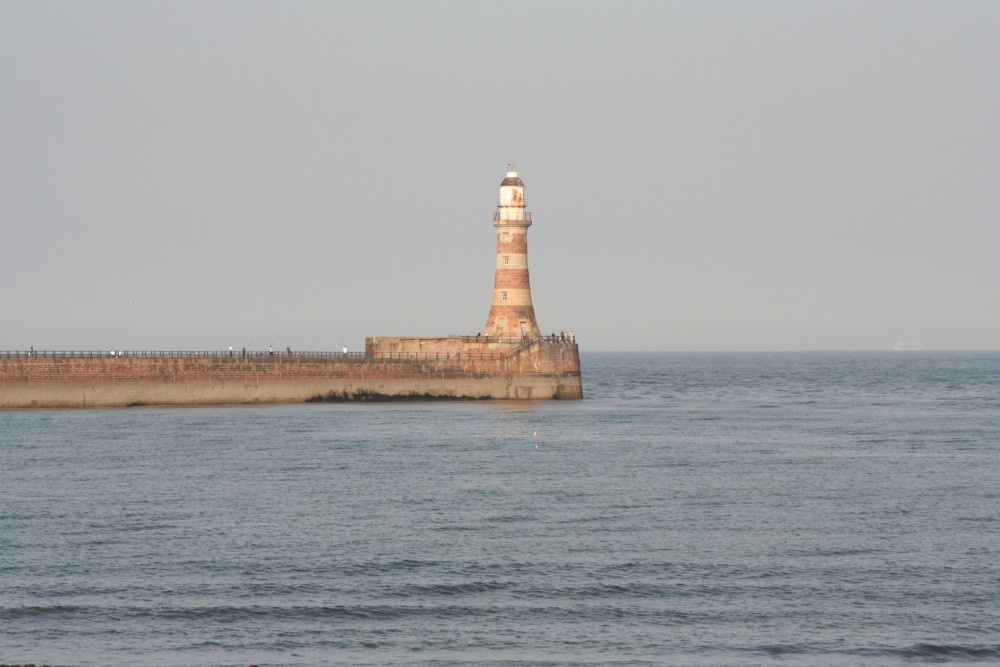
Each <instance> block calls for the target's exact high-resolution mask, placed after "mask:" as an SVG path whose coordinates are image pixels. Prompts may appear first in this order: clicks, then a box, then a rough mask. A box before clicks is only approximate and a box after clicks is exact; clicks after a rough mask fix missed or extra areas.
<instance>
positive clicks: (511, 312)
mask: <svg viewBox="0 0 1000 667" xmlns="http://www.w3.org/2000/svg"><path fill="white" fill-rule="evenodd" d="M508 166H509V167H510V171H508V172H507V176H506V178H504V179H503V181H502V182H501V183H500V201H499V203H498V204H497V210H496V211H495V212H494V213H493V226H494V227H496V230H497V264H496V278H495V279H494V281H493V304H492V305H491V306H490V315H489V317H488V318H487V319H486V333H487V335H489V336H495V337H497V338H537V337H539V336H540V335H541V332H540V331H539V330H538V323H537V322H536V321H535V308H534V306H533V305H532V304H531V285H530V284H529V283H528V227H530V226H531V214H530V213H528V212H526V211H525V210H524V181H522V180H521V178H520V177H519V176H518V175H517V171H516V170H515V169H514V166H513V165H508Z"/></svg>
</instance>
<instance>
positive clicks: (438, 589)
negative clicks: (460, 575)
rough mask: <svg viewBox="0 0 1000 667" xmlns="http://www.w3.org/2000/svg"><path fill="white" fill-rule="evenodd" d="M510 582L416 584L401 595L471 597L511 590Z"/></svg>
mask: <svg viewBox="0 0 1000 667" xmlns="http://www.w3.org/2000/svg"><path fill="white" fill-rule="evenodd" d="M511 585H512V582H509V581H468V582H463V583H460V584H414V585H410V586H404V587H402V589H401V590H400V591H399V594H400V595H401V596H404V597H409V596H411V595H439V596H442V597H447V596H451V595H470V594H473V593H489V592H491V591H499V590H503V589H505V588H509V587H510V586H511Z"/></svg>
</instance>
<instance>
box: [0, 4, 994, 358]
mask: <svg viewBox="0 0 1000 667" xmlns="http://www.w3.org/2000/svg"><path fill="white" fill-rule="evenodd" d="M998 34H1000V3H997V2H995V1H994V0H986V1H975V0H968V1H963V2H938V1H935V2H926V1H921V0H905V1H895V0H885V1H881V2H869V1H867V0H866V1H860V2H854V1H851V0H844V1H840V2H818V1H817V2H811V1H801V0H788V1H780V2H772V1H767V0H761V1H757V2H742V1H741V2H725V1H713V2H702V1H693V0H692V1H689V2H686V1H675V2H669V1H655V2H642V1H638V0H635V1H632V2H610V1H609V2H587V1H576V0H566V1H559V0H551V1H541V2H534V1H533V2H519V1H517V0H508V1H505V2H470V1H466V0H457V1H454V2H450V1H449V2H443V1H437V0H428V1H423V2H372V1H368V0H363V1H357V2H354V1H342V2H332V1H330V2H325V1H324V2H318V1H316V2H306V1H301V0H283V1H282V2H259V1H254V0H241V1H231V2H230V1H219V0H206V1H201V0H199V1H185V0H174V1H170V2H156V1H149V2H132V1H131V0H124V1H104V2H91V3H78V2H49V1H46V0H31V1H23V2H22V1H12V0H0V297H2V307H0V350H17V349H27V348H28V347H29V346H34V347H35V348H36V349H39V350H41V349H45V350H88V349H95V350H102V349H112V348H113V349H126V350H153V349H160V350H214V349H224V348H226V347H228V346H229V345H232V346H234V347H236V348H237V349H238V348H240V347H242V346H244V345H245V346H247V348H248V349H264V348H266V347H267V346H268V345H273V346H275V347H276V348H278V349H284V348H285V347H291V348H292V349H295V350H330V349H340V347H341V346H342V345H347V346H349V347H350V348H351V349H360V348H362V347H363V345H364V339H365V337H366V336H378V335H381V336H393V335H423V336H434V335H451V334H468V333H472V334H474V333H476V332H477V331H479V330H481V329H482V328H483V326H484V325H485V322H486V317H487V314H488V312H489V307H490V301H491V298H492V287H493V277H494V276H493V274H494V269H495V252H496V231H495V229H494V227H493V226H492V216H493V211H494V210H495V208H496V203H497V196H498V190H499V185H500V181H501V180H503V178H504V175H505V172H506V171H507V165H508V163H514V164H516V167H517V170H518V172H519V174H520V176H521V177H522V179H523V180H524V182H525V198H526V202H527V205H528V210H529V211H531V213H532V217H533V221H534V224H533V226H532V227H531V229H530V231H529V235H528V239H529V266H530V272H531V288H532V296H533V300H534V305H535V312H536V314H537V317H538V323H539V326H540V327H541V329H542V331H543V332H545V333H552V332H559V331H564V330H565V331H573V332H574V333H575V334H576V336H577V340H578V342H579V343H580V346H581V350H583V351H602V350H676V351H702V350H888V349H891V348H892V346H893V345H894V344H895V343H897V342H900V341H919V342H921V343H922V344H923V345H924V346H926V348H927V349H937V350H979V349H992V350H996V349H1000V122H998V120H997V119H1000V39H997V35H998Z"/></svg>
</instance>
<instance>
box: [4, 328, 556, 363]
mask: <svg viewBox="0 0 1000 667" xmlns="http://www.w3.org/2000/svg"><path fill="white" fill-rule="evenodd" d="M449 338H452V339H458V340H461V341H462V342H465V343H469V344H470V345H471V344H476V343H478V344H479V345H481V346H483V347H482V349H480V350H473V351H469V352H453V353H452V352H435V351H432V352H376V353H375V354H374V355H373V356H372V357H369V356H368V355H367V354H366V353H365V352H350V351H348V352H344V351H343V350H341V351H336V350H333V351H305V350H303V351H296V350H289V349H287V348H286V349H284V350H273V351H267V350H242V349H241V350H34V349H31V350H7V351H0V359H206V360H213V361H224V360H227V359H232V360H237V359H243V360H252V361H268V360H271V361H281V360H294V359H302V360H310V359H343V360H349V361H361V360H364V359H378V360H424V361H429V360H450V359H454V360H473V359H484V360H488V359H504V358H506V357H508V356H510V354H512V350H511V349H507V350H495V349H489V348H488V347H486V346H487V345H489V346H492V345H503V346H510V347H511V348H513V352H515V353H516V352H517V351H520V350H522V349H525V348H527V347H530V346H531V345H533V344H534V343H536V342H550V343H561V344H572V343H575V342H576V336H574V335H573V333H572V332H563V333H560V334H552V335H550V336H540V337H537V338H532V337H528V336H526V337H523V338H496V337H494V336H484V335H477V336H449Z"/></svg>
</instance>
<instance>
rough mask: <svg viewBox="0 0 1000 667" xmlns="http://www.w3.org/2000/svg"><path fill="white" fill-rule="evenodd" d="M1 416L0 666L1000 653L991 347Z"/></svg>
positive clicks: (791, 661)
mask: <svg viewBox="0 0 1000 667" xmlns="http://www.w3.org/2000/svg"><path fill="white" fill-rule="evenodd" d="M583 362H584V388H585V392H586V395H587V398H586V399H584V400H583V401H576V402H546V403H537V404H524V403H516V404H515V403H506V402H476V403H401V404H382V405H371V404H368V405H331V404H326V405H295V406H270V407H226V408H192V409H188V408H173V409H154V408H131V409H123V410H75V411H64V410H47V411H19V412H0V664H16V663H36V664H45V665H98V664H100V665H244V666H246V665H250V664H256V665H262V666H263V665H322V664H342V663H347V664H403V665H410V664H436V665H467V664H477V663H478V664H543V665H545V664H548V665H562V664H591V665H596V664H616V665H617V664H637V665H641V664H678V665H687V664H690V665H799V664H805V665H853V664H875V665H881V664H885V665H889V664H901V663H928V664H930V663H933V664H940V663H962V664H968V663H1000V353H929V352H913V353H885V354H882V353H869V354H854V353H829V354H813V353H802V354H798V353H780V354H752V353H740V354H645V353H642V354H640V353H633V354H611V353H606V354H584V358H583Z"/></svg>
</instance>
